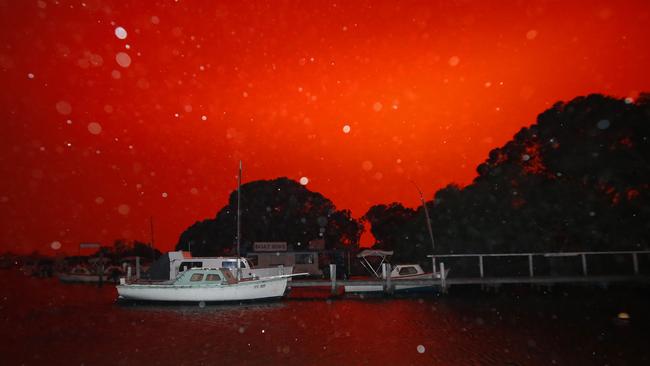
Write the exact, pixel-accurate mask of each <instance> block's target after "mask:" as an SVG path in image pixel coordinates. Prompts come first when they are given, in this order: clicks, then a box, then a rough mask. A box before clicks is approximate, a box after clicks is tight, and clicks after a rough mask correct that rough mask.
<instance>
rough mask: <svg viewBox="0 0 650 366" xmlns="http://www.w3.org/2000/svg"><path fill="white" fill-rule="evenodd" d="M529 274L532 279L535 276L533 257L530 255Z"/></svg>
mask: <svg viewBox="0 0 650 366" xmlns="http://www.w3.org/2000/svg"><path fill="white" fill-rule="evenodd" d="M528 274H530V277H533V276H535V271H534V269H533V255H532V254H528Z"/></svg>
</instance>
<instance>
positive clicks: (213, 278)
mask: <svg viewBox="0 0 650 366" xmlns="http://www.w3.org/2000/svg"><path fill="white" fill-rule="evenodd" d="M205 280H206V281H221V276H219V275H218V274H216V273H208V275H207V276H205Z"/></svg>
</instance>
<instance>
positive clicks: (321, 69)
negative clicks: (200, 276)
mask: <svg viewBox="0 0 650 366" xmlns="http://www.w3.org/2000/svg"><path fill="white" fill-rule="evenodd" d="M649 24H650V2H648V1H511V2H509V1H498V2H491V1H435V0H432V1H417V2H406V1H403V2H402V1H368V2H362V1H342V2H325V1H303V2H293V1H262V2H259V1H258V2H255V1H241V2H240V1H185V0H179V1H157V2H156V3H154V2H145V1H98V0H88V1H85V2H81V1H52V0H42V1H31V0H25V1H9V0H1V1H0V85H2V87H1V88H0V116H1V117H2V121H1V124H0V136H1V137H0V138H1V139H2V141H1V142H2V143H1V144H0V177H2V178H1V180H0V251H4V250H12V251H18V252H27V251H32V250H40V251H41V252H44V253H50V254H51V253H54V252H56V251H55V250H53V249H51V248H52V246H53V245H52V243H53V242H55V244H54V247H55V248H56V247H58V243H60V244H61V248H60V249H59V251H67V252H69V253H74V252H76V248H77V245H78V243H80V242H100V243H103V244H111V243H112V242H113V240H114V239H116V238H127V239H138V240H149V223H148V220H149V217H151V216H153V217H154V220H155V234H156V246H157V247H158V248H159V249H163V250H168V249H171V248H172V247H173V245H174V244H175V243H176V241H177V239H178V236H179V235H180V233H181V232H182V231H183V230H184V229H185V228H186V227H187V226H189V225H191V224H192V223H194V222H195V221H197V220H202V219H205V218H208V217H213V216H214V215H215V213H216V212H217V211H218V210H219V209H220V208H221V207H222V206H223V205H224V204H225V202H226V199H227V196H228V194H229V192H230V191H231V190H233V189H234V188H235V187H236V178H235V176H236V169H237V162H238V160H239V159H241V160H243V162H244V168H245V172H244V182H247V181H251V180H257V179H272V178H275V177H279V176H287V177H289V178H292V179H295V180H299V179H300V178H302V177H306V178H307V179H308V180H309V182H308V184H307V187H308V188H309V189H311V190H314V191H317V192H320V193H322V194H324V195H325V196H326V197H328V198H330V199H331V200H333V201H334V203H335V204H336V205H337V207H338V208H349V209H351V210H352V213H353V215H354V216H357V217H358V216H361V215H363V214H364V213H365V212H366V210H367V209H368V208H369V207H370V206H371V205H373V204H377V203H389V202H393V201H400V202H403V203H405V204H406V205H408V206H416V205H417V204H418V202H419V201H418V200H419V198H418V195H417V191H415V189H414V188H413V186H412V185H411V183H409V180H414V181H416V182H417V183H418V184H419V185H420V186H421V187H422V188H423V190H424V193H425V195H426V197H427V198H428V199H430V198H431V197H432V196H433V194H434V193H435V191H436V190H437V189H439V188H441V187H444V186H445V185H447V184H448V183H452V182H455V183H459V184H461V185H465V184H468V183H469V182H471V180H472V179H473V178H474V176H475V174H476V173H475V168H476V166H477V165H478V164H479V163H480V162H481V161H483V160H484V159H485V158H486V156H487V153H488V152H489V151H490V150H491V149H492V148H494V147H497V146H500V145H502V144H503V143H504V142H506V141H508V140H509V139H510V138H511V137H512V136H513V134H514V133H515V132H517V131H518V130H519V129H520V128H521V127H522V126H527V125H530V124H532V123H534V121H535V117H536V115H537V114H538V113H540V112H542V111H543V110H544V109H546V108H548V107H549V106H551V105H552V104H553V103H554V102H556V101H559V100H565V101H566V100H569V99H571V98H573V97H575V96H578V95H585V94H588V93H595V92H598V93H605V94H609V95H614V96H617V97H632V98H634V97H635V96H637V95H638V93H639V92H640V91H643V90H650V72H648V66H649V65H650V63H649V61H650V59H649V55H650V51H649V50H650V47H648V35H649V34H650V25H649ZM118 27H123V29H124V30H125V31H126V38H124V34H123V33H120V32H119V31H118V32H117V33H116V28H118ZM118 36H119V37H118ZM120 37H121V38H124V39H120ZM127 55H128V56H127ZM129 61H130V62H129ZM346 126H348V127H346ZM348 128H349V130H348ZM346 131H347V132H346ZM365 240H366V242H367V241H368V240H370V239H369V238H366V239H365Z"/></svg>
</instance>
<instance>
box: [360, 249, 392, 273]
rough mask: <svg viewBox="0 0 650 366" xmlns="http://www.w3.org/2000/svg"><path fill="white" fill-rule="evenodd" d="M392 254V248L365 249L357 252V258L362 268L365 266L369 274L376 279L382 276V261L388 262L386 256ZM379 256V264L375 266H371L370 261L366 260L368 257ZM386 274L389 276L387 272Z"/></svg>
mask: <svg viewBox="0 0 650 366" xmlns="http://www.w3.org/2000/svg"><path fill="white" fill-rule="evenodd" d="M391 255H393V251H392V250H377V249H365V250H362V251H361V252H359V254H357V258H359V261H360V262H361V265H362V266H363V268H365V269H366V270H367V271H368V272H370V274H372V275H373V276H375V277H376V278H378V279H381V278H382V277H383V276H382V266H383V265H384V263H390V262H389V261H388V257H390V256H391ZM369 257H370V258H381V260H380V261H379V264H377V265H376V266H373V265H372V263H370V261H369V260H368V258H369ZM386 275H387V276H390V274H389V273H387V274H386Z"/></svg>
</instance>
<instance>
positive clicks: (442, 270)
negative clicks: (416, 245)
mask: <svg viewBox="0 0 650 366" xmlns="http://www.w3.org/2000/svg"><path fill="white" fill-rule="evenodd" d="M479 258H480V257H479ZM482 262H483V261H482V260H481V264H482ZM481 268H483V266H481ZM482 272H483V271H481V277H483V276H482V274H483V273H482ZM440 286H441V287H442V293H443V294H446V293H447V274H446V273H445V262H440Z"/></svg>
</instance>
